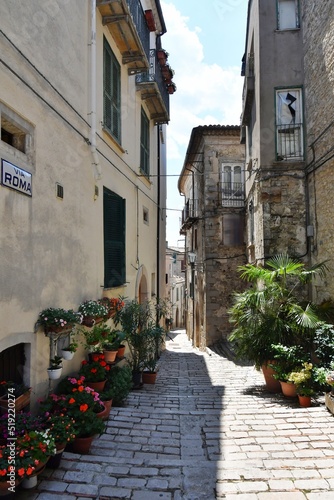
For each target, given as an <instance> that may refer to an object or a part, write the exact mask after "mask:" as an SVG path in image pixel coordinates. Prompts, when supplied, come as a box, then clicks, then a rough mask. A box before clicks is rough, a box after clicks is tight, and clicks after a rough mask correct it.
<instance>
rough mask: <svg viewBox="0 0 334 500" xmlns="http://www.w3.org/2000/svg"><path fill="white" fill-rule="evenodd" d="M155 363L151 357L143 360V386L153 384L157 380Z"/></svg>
mask: <svg viewBox="0 0 334 500" xmlns="http://www.w3.org/2000/svg"><path fill="white" fill-rule="evenodd" d="M157 363H158V361H157V359H156V358H155V356H153V355H152V356H151V357H148V358H147V359H146V360H145V362H144V371H143V375H142V379H143V383H144V384H155V382H156V378H157Z"/></svg>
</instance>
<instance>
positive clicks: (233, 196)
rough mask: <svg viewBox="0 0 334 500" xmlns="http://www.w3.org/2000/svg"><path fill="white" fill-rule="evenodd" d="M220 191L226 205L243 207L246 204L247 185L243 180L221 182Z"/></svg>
mask: <svg viewBox="0 0 334 500" xmlns="http://www.w3.org/2000/svg"><path fill="white" fill-rule="evenodd" d="M219 193H220V197H221V204H222V206H224V207H243V206H244V205H245V185H244V183H243V182H220V183H219Z"/></svg>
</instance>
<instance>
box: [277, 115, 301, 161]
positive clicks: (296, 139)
mask: <svg viewBox="0 0 334 500" xmlns="http://www.w3.org/2000/svg"><path fill="white" fill-rule="evenodd" d="M276 133H277V160H279V161H282V160H287V159H290V160H291V159H296V160H302V159H303V155H304V153H303V124H302V123H292V124H286V125H276Z"/></svg>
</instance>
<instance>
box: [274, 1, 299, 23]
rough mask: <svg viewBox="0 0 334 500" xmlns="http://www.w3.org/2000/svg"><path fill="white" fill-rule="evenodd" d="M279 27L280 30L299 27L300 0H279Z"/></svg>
mask: <svg viewBox="0 0 334 500" xmlns="http://www.w3.org/2000/svg"><path fill="white" fill-rule="evenodd" d="M277 28H278V29H279V30H288V29H297V28H299V1H298V0H277Z"/></svg>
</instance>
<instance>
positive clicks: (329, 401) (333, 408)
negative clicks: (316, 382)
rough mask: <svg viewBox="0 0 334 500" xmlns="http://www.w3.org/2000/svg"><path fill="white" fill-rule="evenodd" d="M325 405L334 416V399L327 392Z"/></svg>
mask: <svg viewBox="0 0 334 500" xmlns="http://www.w3.org/2000/svg"><path fill="white" fill-rule="evenodd" d="M325 405H326V407H327V409H328V410H329V411H330V412H331V413H332V414H334V397H333V396H332V394H331V393H330V392H326V394H325Z"/></svg>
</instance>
